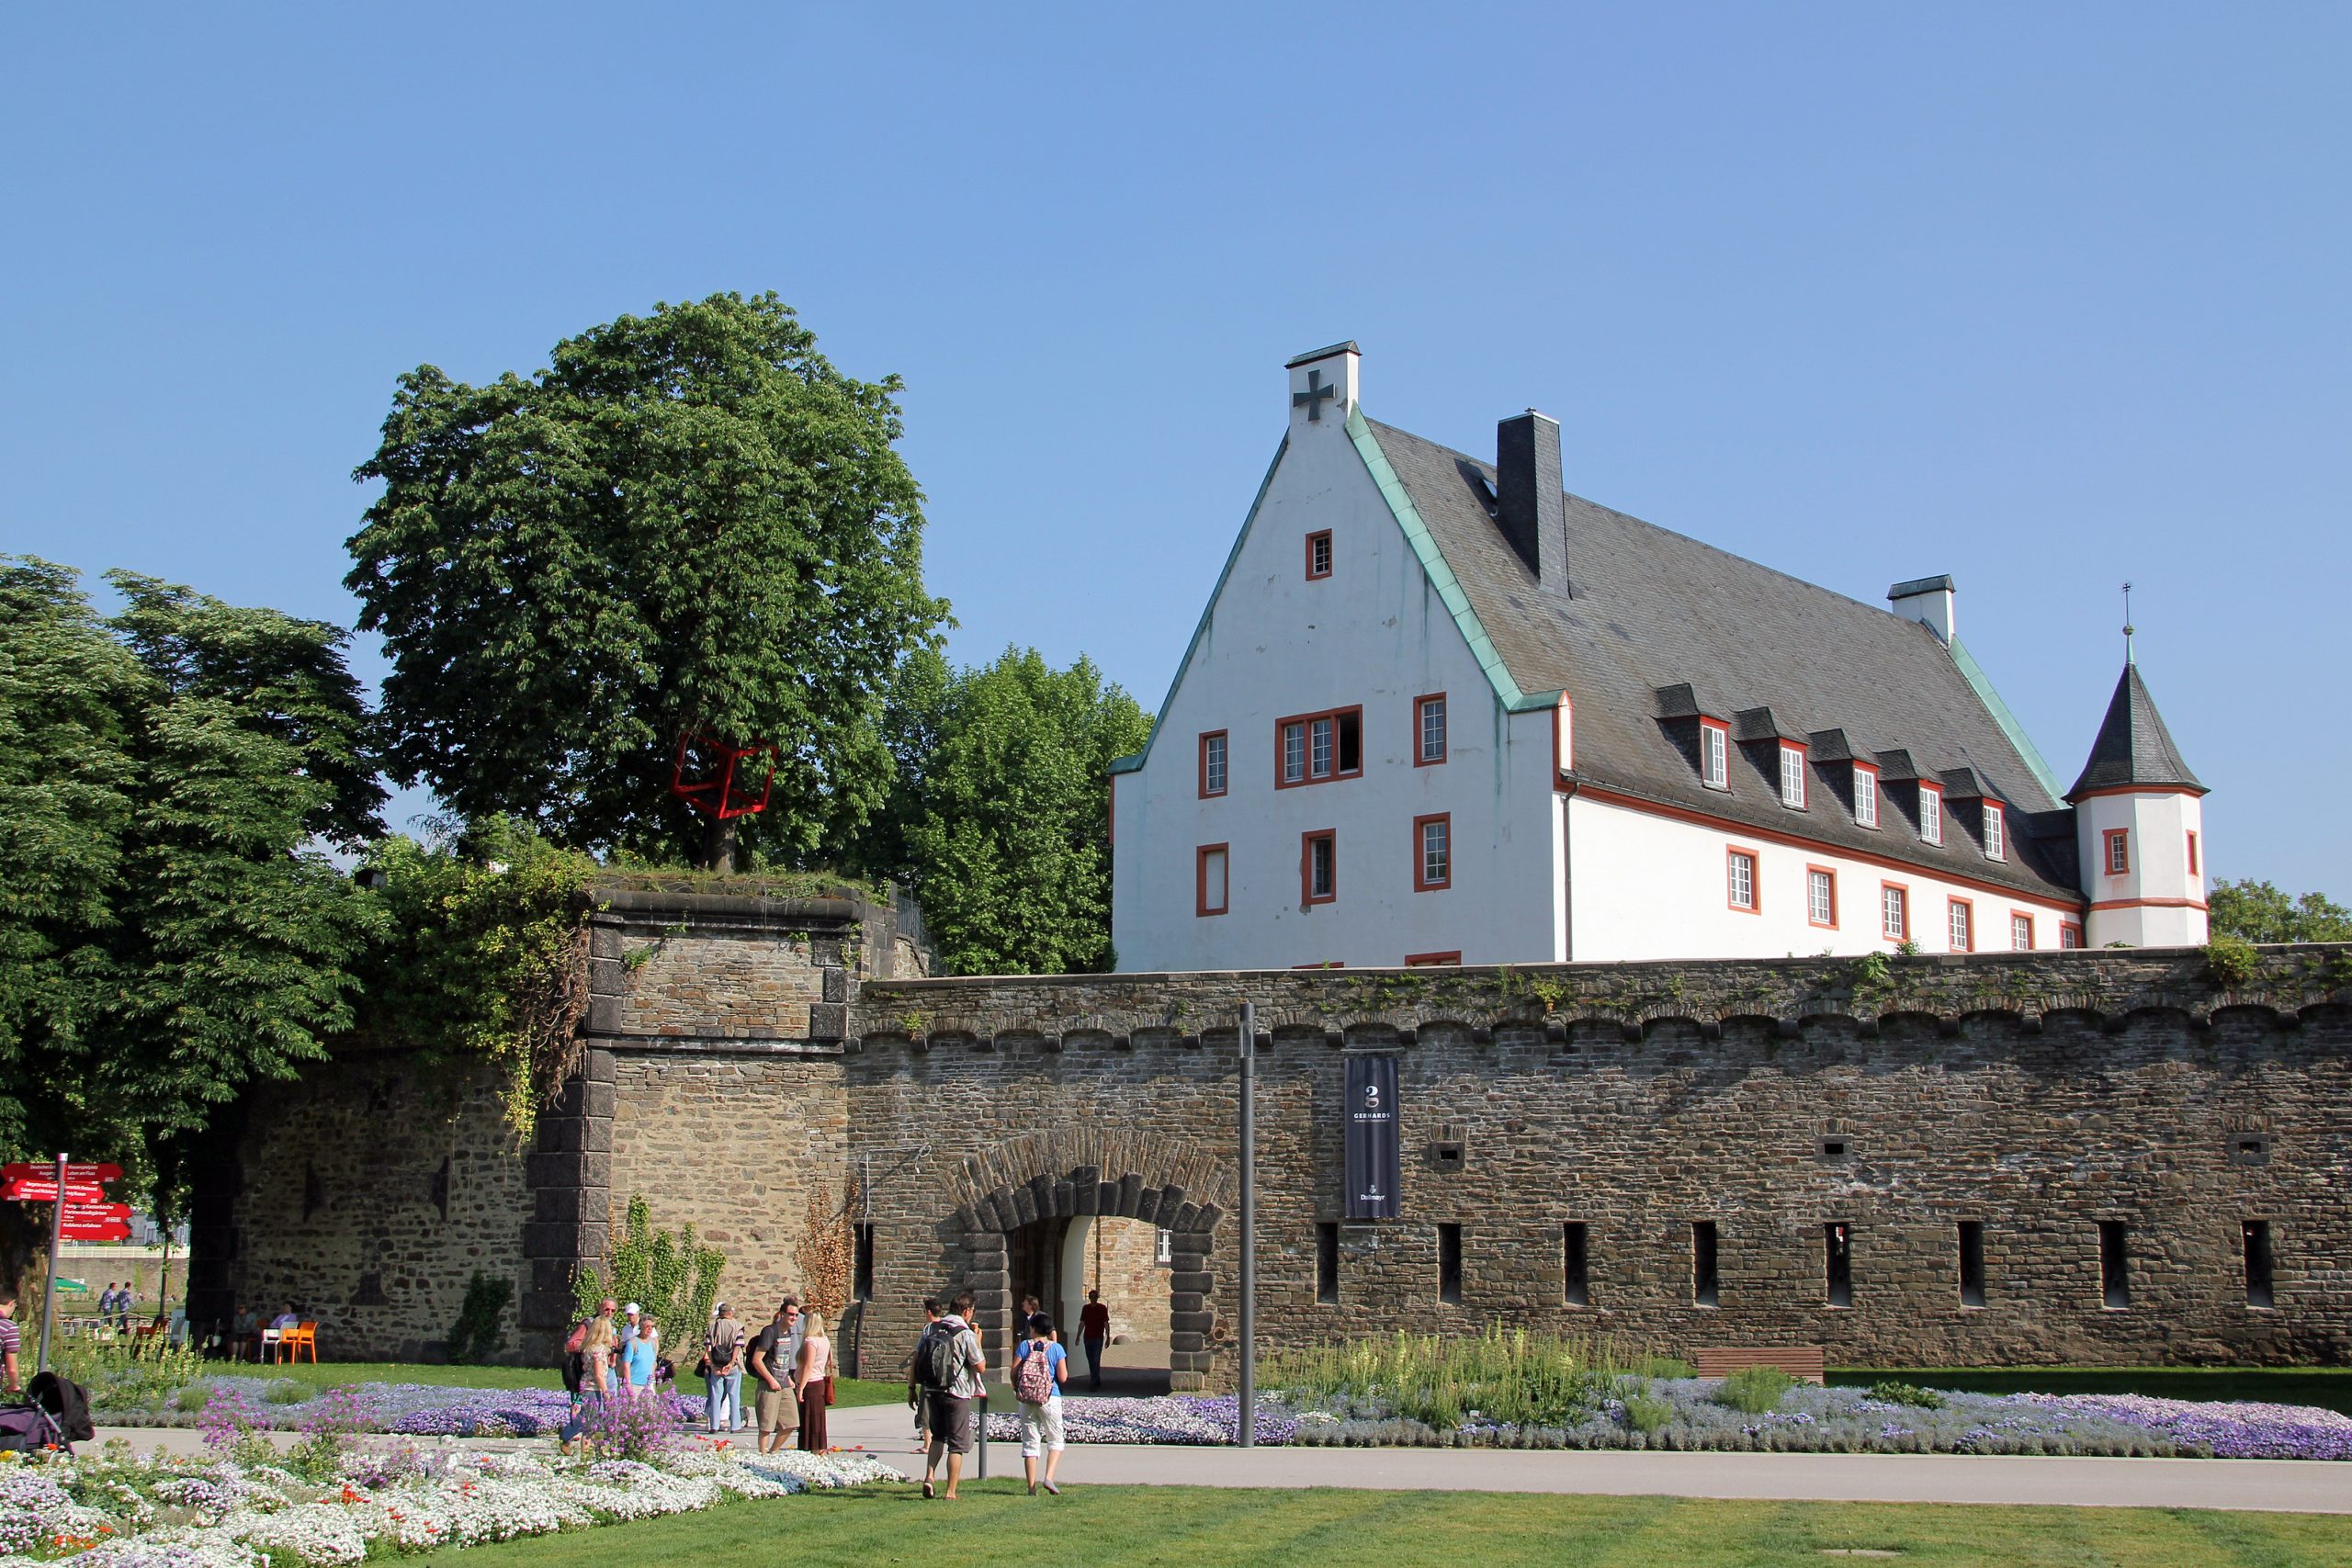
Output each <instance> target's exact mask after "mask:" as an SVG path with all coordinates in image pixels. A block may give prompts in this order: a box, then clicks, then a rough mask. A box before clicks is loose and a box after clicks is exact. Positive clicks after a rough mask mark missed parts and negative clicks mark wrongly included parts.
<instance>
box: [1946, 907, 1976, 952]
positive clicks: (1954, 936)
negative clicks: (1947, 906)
mask: <svg viewBox="0 0 2352 1568" xmlns="http://www.w3.org/2000/svg"><path fill="white" fill-rule="evenodd" d="M1949 923H1950V924H1951V950H1952V951H1953V952H1954V953H1973V952H1975V951H1976V908H1975V906H1974V905H1973V904H1971V903H1969V901H1968V900H1967V899H1965V898H1954V899H1953V900H1952V901H1951V916H1950V922H1949Z"/></svg>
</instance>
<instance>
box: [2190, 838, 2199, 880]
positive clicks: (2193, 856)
mask: <svg viewBox="0 0 2352 1568" xmlns="http://www.w3.org/2000/svg"><path fill="white" fill-rule="evenodd" d="M2188 874H2189V875H2191V876H2195V875H2197V874H2198V871H2197V835H2196V834H2194V833H2191V834H2189V835H2188Z"/></svg>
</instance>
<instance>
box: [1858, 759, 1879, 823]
mask: <svg viewBox="0 0 2352 1568" xmlns="http://www.w3.org/2000/svg"><path fill="white" fill-rule="evenodd" d="M1854 825H1855V826H1856V827H1858V828H1875V827H1877V826H1878V770H1877V769H1876V768H1856V769H1855V770H1854Z"/></svg>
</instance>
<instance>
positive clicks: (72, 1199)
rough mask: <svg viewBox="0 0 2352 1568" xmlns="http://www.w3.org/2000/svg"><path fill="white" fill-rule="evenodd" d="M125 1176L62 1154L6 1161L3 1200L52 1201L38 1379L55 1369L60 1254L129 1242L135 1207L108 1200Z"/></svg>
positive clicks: (1, 1175)
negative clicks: (39, 1161) (82, 1246)
mask: <svg viewBox="0 0 2352 1568" xmlns="http://www.w3.org/2000/svg"><path fill="white" fill-rule="evenodd" d="M121 1179H122V1167H120V1166H119V1165H114V1164H110V1163H108V1162H107V1161H103V1160H84V1161H83V1162H82V1163H81V1164H79V1165H76V1164H74V1162H73V1161H72V1160H69V1159H67V1158H66V1157H65V1156H63V1155H59V1156H57V1158H56V1160H55V1162H54V1163H52V1164H50V1165H35V1164H33V1163H32V1162H31V1161H30V1160H17V1161H15V1162H13V1163H11V1164H8V1165H0V1201H15V1202H18V1203H47V1204H48V1205H49V1206H50V1209H49V1291H48V1293H47V1294H46V1295H45V1296H44V1297H43V1298H42V1303H43V1304H42V1308H41V1314H40V1359H38V1360H37V1361H36V1362H35V1363H34V1366H33V1374H34V1375H35V1376H36V1377H38V1376H39V1375H40V1374H41V1373H42V1372H45V1371H49V1327H50V1325H51V1324H52V1323H54V1322H56V1321H57V1253H58V1247H59V1246H60V1245H61V1244H62V1243H64V1242H67V1241H129V1240H130V1204H128V1203H110V1202H108V1201H107V1182H109V1181H119V1180H121Z"/></svg>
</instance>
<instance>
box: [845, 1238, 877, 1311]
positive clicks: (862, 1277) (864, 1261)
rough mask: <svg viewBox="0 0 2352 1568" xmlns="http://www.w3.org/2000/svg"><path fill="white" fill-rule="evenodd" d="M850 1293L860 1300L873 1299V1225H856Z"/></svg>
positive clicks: (867, 1300)
mask: <svg viewBox="0 0 2352 1568" xmlns="http://www.w3.org/2000/svg"><path fill="white" fill-rule="evenodd" d="M851 1278H852V1281H853V1282H852V1284H851V1286H850V1294H851V1295H852V1296H853V1297H854V1298H855V1299H857V1300H858V1301H861V1302H870V1301H872V1300H873V1299H874V1227H873V1226H872V1225H860V1226H858V1227H857V1267H856V1269H855V1271H854V1274H853V1275H852V1276H851Z"/></svg>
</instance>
